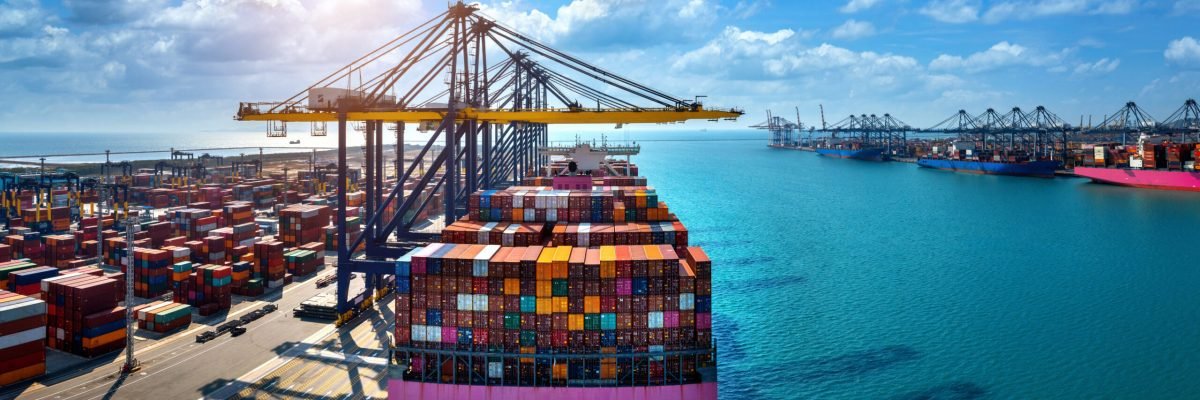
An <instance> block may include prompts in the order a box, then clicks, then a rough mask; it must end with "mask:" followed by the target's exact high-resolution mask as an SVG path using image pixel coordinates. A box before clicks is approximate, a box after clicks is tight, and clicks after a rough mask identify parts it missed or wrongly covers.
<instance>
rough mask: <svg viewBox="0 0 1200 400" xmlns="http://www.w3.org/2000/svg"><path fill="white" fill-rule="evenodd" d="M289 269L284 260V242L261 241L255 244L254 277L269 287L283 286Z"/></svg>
mask: <svg viewBox="0 0 1200 400" xmlns="http://www.w3.org/2000/svg"><path fill="white" fill-rule="evenodd" d="M285 274H287V269H286V267H285V265H284V260H283V242H277V241H272V242H259V243H256V244H255V245H254V277H256V278H261V279H262V280H263V282H264V283H265V284H266V286H267V287H268V288H274V287H280V286H283V278H284V275H285Z"/></svg>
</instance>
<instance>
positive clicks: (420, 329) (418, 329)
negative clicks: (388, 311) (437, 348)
mask: <svg viewBox="0 0 1200 400" xmlns="http://www.w3.org/2000/svg"><path fill="white" fill-rule="evenodd" d="M425 333H426V332H425V325H413V326H412V341H414V342H424V341H426V340H425V338H426V336H425Z"/></svg>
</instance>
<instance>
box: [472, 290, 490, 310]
mask: <svg viewBox="0 0 1200 400" xmlns="http://www.w3.org/2000/svg"><path fill="white" fill-rule="evenodd" d="M473 308H474V309H475V311H481V312H487V310H488V295H486V294H477V295H475V307H473Z"/></svg>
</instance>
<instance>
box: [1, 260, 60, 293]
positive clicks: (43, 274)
mask: <svg viewBox="0 0 1200 400" xmlns="http://www.w3.org/2000/svg"><path fill="white" fill-rule="evenodd" d="M2 268H3V267H0V269H2ZM58 274H59V270H58V268H54V267H33V268H25V269H21V270H19V271H12V272H9V273H8V284H7V285H6V286H5V287H7V288H8V291H10V292H13V293H17V294H20V295H24V296H34V297H39V296H41V294H42V281H43V280H45V279H50V278H53V277H56V276H58Z"/></svg>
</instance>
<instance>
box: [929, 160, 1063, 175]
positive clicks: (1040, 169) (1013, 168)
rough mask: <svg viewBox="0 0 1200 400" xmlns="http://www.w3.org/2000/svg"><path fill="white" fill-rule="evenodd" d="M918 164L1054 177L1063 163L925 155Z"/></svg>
mask: <svg viewBox="0 0 1200 400" xmlns="http://www.w3.org/2000/svg"><path fill="white" fill-rule="evenodd" d="M917 165H920V166H922V167H925V168H935V169H943V170H948V171H955V172H966V173H974V174H988V175H1011V176H1034V177H1043V178H1053V177H1054V171H1055V170H1056V169H1058V167H1059V166H1060V165H1062V163H1060V162H1058V161H1025V162H999V161H979V160H951V159H945V158H924V157H923V158H920V159H918V160H917Z"/></svg>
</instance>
